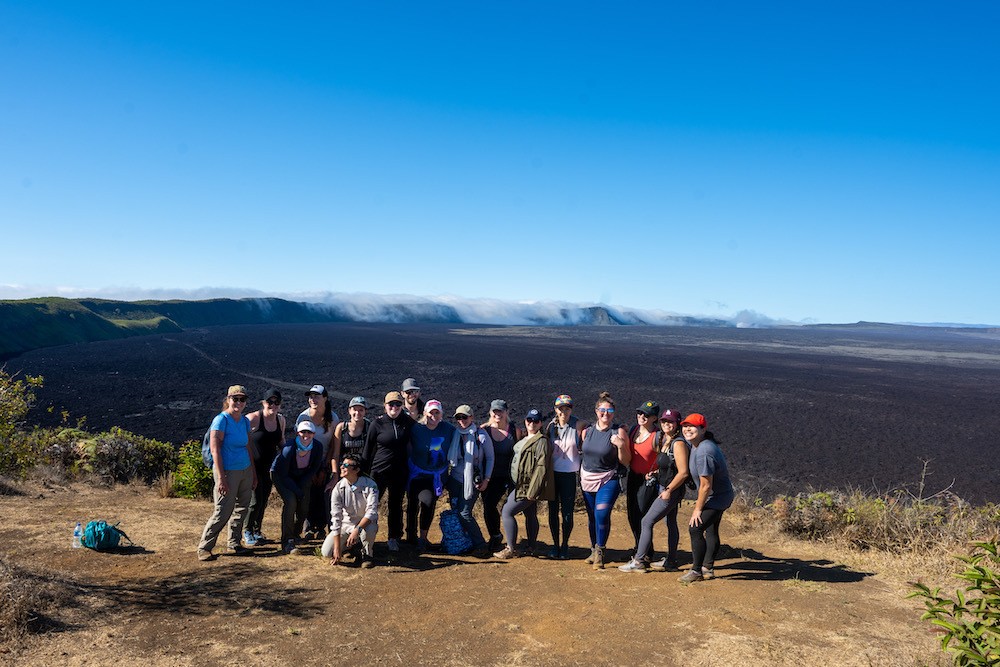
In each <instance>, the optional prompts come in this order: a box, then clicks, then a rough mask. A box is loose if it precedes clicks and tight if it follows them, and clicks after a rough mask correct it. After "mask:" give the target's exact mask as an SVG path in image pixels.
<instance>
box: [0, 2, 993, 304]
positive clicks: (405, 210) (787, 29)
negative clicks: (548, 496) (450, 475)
mask: <svg viewBox="0 0 1000 667" xmlns="http://www.w3.org/2000/svg"><path fill="white" fill-rule="evenodd" d="M998 19H1000V4H998V3H997V2H995V1H993V0H980V1H975V0H973V1H969V2H961V3H945V2H905V3H903V2H899V3H894V2H889V3H872V2H839V3H804V2H768V3H747V2H683V3H680V2H649V3H596V2H592V3H587V2H579V1H577V2H571V3H570V2H567V3H555V2H551V3H550V2H518V1H506V2H475V3H472V2H450V3H441V2H406V3H388V2H365V3H334V2H297V3H282V4H281V5H280V6H279V4H278V3H245V2H244V3H225V2H199V3H188V2H170V3H146V2H99V3H89V2H76V1H74V2H58V1H54V2H22V1H19V0H5V1H4V2H3V3H0V229H2V239H3V241H2V243H3V247H4V250H5V251H4V252H3V259H2V261H0V298H2V297H6V298H18V297H24V296H34V295H39V296H40V295H47V294H56V293H59V294H64V295H76V294H80V295H83V294H102V295H105V296H109V297H115V296H126V297H135V296H137V295H141V294H145V293H149V294H151V295H154V296H156V295H164V294H180V295H182V296H183V295H185V294H188V295H204V294H208V293H219V294H230V295H236V296H238V295H240V294H243V293H264V294H275V295H284V296H295V295H301V296H303V297H306V296H308V295H316V294H320V293H325V292H333V293H355V292H370V293H376V294H415V295H427V296H436V295H451V296H453V297H458V298H476V299H478V298H485V299H503V300H511V301H523V300H554V301H567V302H581V303H588V302H601V303H608V304H617V305H623V306H631V307H635V308H643V309H657V310H663V311H669V312H676V313H682V314H692V315H709V316H727V315H731V314H733V313H735V312H737V311H740V310H745V309H749V310H753V311H756V312H758V313H761V314H764V315H766V316H769V317H771V318H776V319H784V320H793V321H820V322H853V321H857V320H876V321H884V322H902V321H906V322H965V323H991V324H1000V298H998V295H997V288H998V286H1000V261H998V260H997V257H996V255H997V252H998V249H1000V120H998V119H1000V76H998V69H1000V39H998V37H997V36H998V34H1000V21H998ZM198 290H200V291H198Z"/></svg>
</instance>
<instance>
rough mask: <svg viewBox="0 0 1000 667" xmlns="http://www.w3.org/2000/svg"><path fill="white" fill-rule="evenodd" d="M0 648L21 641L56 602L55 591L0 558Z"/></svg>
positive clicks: (58, 599)
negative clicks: (0, 602) (1, 602)
mask: <svg viewBox="0 0 1000 667" xmlns="http://www.w3.org/2000/svg"><path fill="white" fill-rule="evenodd" d="M0 600H2V601H3V604H0V646H9V645H11V644H14V643H16V642H17V641H18V640H20V639H21V638H23V637H24V635H25V634H27V633H28V632H29V631H31V630H32V629H34V627H35V625H36V624H38V621H39V620H40V619H41V618H42V616H43V614H44V613H45V612H46V611H47V610H48V609H49V608H52V607H54V606H56V605H57V604H58V603H59V601H60V598H59V595H58V589H57V588H56V587H55V586H54V585H53V584H51V583H48V582H46V581H44V580H42V579H40V578H39V577H36V576H33V575H31V574H29V573H27V572H25V571H24V570H22V569H21V568H19V567H17V566H15V565H13V564H12V563H10V561H9V560H8V559H7V557H6V556H4V555H2V554H0Z"/></svg>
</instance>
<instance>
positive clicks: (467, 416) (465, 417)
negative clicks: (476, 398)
mask: <svg viewBox="0 0 1000 667" xmlns="http://www.w3.org/2000/svg"><path fill="white" fill-rule="evenodd" d="M455 419H457V420H458V421H460V422H464V421H465V420H466V419H472V417H470V416H469V415H455Z"/></svg>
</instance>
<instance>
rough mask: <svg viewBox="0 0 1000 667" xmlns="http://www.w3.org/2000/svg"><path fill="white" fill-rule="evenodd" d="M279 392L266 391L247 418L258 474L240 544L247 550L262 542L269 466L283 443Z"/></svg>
mask: <svg viewBox="0 0 1000 667" xmlns="http://www.w3.org/2000/svg"><path fill="white" fill-rule="evenodd" d="M280 407H281V392H280V391H278V390H277V389H269V390H268V391H267V393H266V394H264V400H262V401H261V402H260V410H256V411H254V412H251V413H250V414H248V415H247V420H249V422H250V454H251V456H252V457H253V467H254V471H256V473H257V488H255V489H254V491H253V496H251V498H250V516H249V517H248V518H247V525H246V527H245V528H244V529H243V541H244V542H246V544H247V546H248V547H252V546H256V545H258V544H263V543H264V541H265V540H264V536H263V535H261V533H260V527H261V524H262V523H263V522H264V511H265V510H266V509H267V499H268V497H270V495H271V486H272V484H271V464H272V463H273V462H274V457H275V456H277V455H278V450H279V449H280V448H281V445H282V443H283V442H285V416H284V415H282V414H279V413H278V409H279V408H280Z"/></svg>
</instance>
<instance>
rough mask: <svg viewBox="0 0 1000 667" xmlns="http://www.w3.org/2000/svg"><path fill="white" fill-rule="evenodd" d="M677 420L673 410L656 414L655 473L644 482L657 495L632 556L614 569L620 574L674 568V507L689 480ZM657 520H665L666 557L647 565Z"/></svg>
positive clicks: (676, 534) (686, 451)
mask: <svg viewBox="0 0 1000 667" xmlns="http://www.w3.org/2000/svg"><path fill="white" fill-rule="evenodd" d="M680 420H681V417H680V413H678V412H677V411H676V410H664V411H663V414H661V415H660V433H659V434H657V438H656V470H655V471H653V472H650V473H649V475H648V479H652V480H653V481H654V482H655V483H656V484H657V488H658V489H659V494H658V495H657V496H656V497H655V499H654V500H653V504H652V506H651V507H650V508H649V510H648V511H647V512H646V514H645V515H644V516H643V517H642V522H641V525H642V532H641V533H640V535H639V543H638V545H637V546H636V550H635V556H634V557H633V558H632V560H630V561H629V562H628V563H627V564H625V565H622V566H620V567H619V568H618V569H619V570H621V571H622V572H646V571H647V570H649V569H654V570H661V571H662V570H676V569H677V544H678V542H680V531H679V530H678V529H677V508H678V507H680V504H681V500H683V499H684V490H685V487H686V486H687V483H688V480H689V479H690V478H691V473H690V472H689V471H688V460H689V456H688V454H689V453H690V451H691V445H689V444H688V443H687V441H686V440H684V437H683V436H682V435H681V434H680ZM660 519H665V521H666V524H667V555H666V556H665V557H664V558H663V560H662V561H660V562H659V563H656V564H654V565H650V563H649V558H650V554H651V553H652V551H653V527H654V526H655V525H656V523H657V522H658V521H659V520H660Z"/></svg>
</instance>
